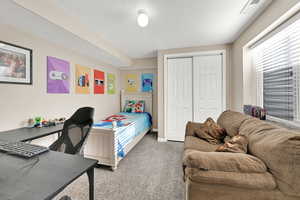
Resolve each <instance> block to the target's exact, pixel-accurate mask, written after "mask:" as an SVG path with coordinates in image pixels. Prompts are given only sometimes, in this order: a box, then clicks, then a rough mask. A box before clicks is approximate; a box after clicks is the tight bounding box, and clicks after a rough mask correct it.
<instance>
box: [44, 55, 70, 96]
mask: <svg viewBox="0 0 300 200" xmlns="http://www.w3.org/2000/svg"><path fill="white" fill-rule="evenodd" d="M69 78H70V63H69V62H67V61H64V60H61V59H58V58H54V57H50V56H48V57H47V93H69V91H70V80H69Z"/></svg>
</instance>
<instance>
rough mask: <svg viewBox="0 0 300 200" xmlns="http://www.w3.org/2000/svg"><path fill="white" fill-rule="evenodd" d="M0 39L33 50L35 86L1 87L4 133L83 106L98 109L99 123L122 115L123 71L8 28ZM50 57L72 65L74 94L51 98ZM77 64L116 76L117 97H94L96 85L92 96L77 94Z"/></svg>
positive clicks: (3, 27) (0, 119) (0, 121)
mask: <svg viewBox="0 0 300 200" xmlns="http://www.w3.org/2000/svg"><path fill="white" fill-rule="evenodd" d="M0 38H1V40H2V41H5V42H9V43H13V44H16V45H20V46H24V47H27V48H31V49H32V50H33V85H17V84H0V131H1V130H8V129H13V128H17V127H20V126H24V122H26V121H27V119H28V118H32V117H35V116H43V117H45V118H57V117H69V116H70V115H71V114H72V113H74V112H75V111H76V109H77V108H79V107H81V106H92V107H94V108H95V111H96V112H95V120H100V119H102V118H104V117H105V116H107V115H109V114H113V113H116V112H119V110H120V98H119V95H120V93H119V77H120V71H119V70H118V69H116V68H114V67H111V66H104V65H102V64H101V62H100V61H97V60H93V59H91V58H88V57H84V56H81V55H78V54H77V53H74V52H72V51H70V50H68V49H65V48H62V47H60V46H56V45H54V44H52V43H49V42H47V41H45V40H42V39H40V38H37V37H34V36H32V35H29V34H26V33H23V32H21V31H19V30H17V29H15V28H13V27H10V26H7V25H1V31H0ZM47 56H54V57H57V58H61V59H64V60H67V61H69V62H70V63H71V80H70V94H47V91H46V87H47V83H46V80H47V75H46V70H47V68H46V57H47ZM75 64H81V65H83V66H88V67H91V68H96V69H100V70H102V71H104V72H111V73H114V74H116V79H117V90H116V91H117V93H116V94H115V95H108V94H104V95H99V94H98V95H94V94H93V84H91V88H90V89H91V94H88V95H83V94H75V88H74V76H75V71H74V69H75V66H74V65H75Z"/></svg>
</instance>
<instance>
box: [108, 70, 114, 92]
mask: <svg viewBox="0 0 300 200" xmlns="http://www.w3.org/2000/svg"><path fill="white" fill-rule="evenodd" d="M107 93H108V94H115V93H116V76H115V75H114V74H110V73H107Z"/></svg>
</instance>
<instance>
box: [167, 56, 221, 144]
mask: <svg viewBox="0 0 300 200" xmlns="http://www.w3.org/2000/svg"><path fill="white" fill-rule="evenodd" d="M167 64H168V66H167V74H166V77H167V86H166V87H167V99H166V109H167V110H166V124H165V125H166V129H165V130H166V132H167V133H166V135H167V139H168V140H175V141H184V136H185V127H186V124H187V122H188V121H194V122H204V121H205V120H206V119H207V118H208V117H212V118H213V119H214V120H217V118H218V116H219V115H220V114H221V112H222V111H223V98H224V95H223V55H222V54H214V55H201V56H193V57H190V58H171V59H170V58H169V59H168V63H167Z"/></svg>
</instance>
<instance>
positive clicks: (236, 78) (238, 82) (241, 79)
mask: <svg viewBox="0 0 300 200" xmlns="http://www.w3.org/2000/svg"><path fill="white" fill-rule="evenodd" d="M299 2H300V1H299V0H273V3H272V4H271V5H270V6H269V7H268V8H267V9H266V10H265V11H264V12H263V13H262V14H261V15H260V16H259V17H258V18H257V19H256V20H255V21H254V22H253V23H252V24H251V26H249V27H248V28H247V29H246V31H244V32H243V33H242V34H241V36H240V37H239V38H238V39H237V40H236V41H235V42H234V43H233V47H232V69H231V73H232V74H231V91H232V97H231V108H232V109H233V110H237V111H242V108H243V104H248V103H252V104H254V103H255V102H256V96H254V94H253V93H255V91H256V90H255V88H254V87H253V86H254V84H253V83H254V82H255V81H256V80H255V78H254V76H253V73H251V71H252V72H253V69H251V68H249V66H248V67H247V66H246V65H244V64H245V63H246V62H244V61H245V60H244V58H245V55H244V53H245V52H244V51H243V48H244V47H245V45H246V44H248V43H249V42H250V41H251V40H253V39H254V38H255V37H256V36H257V35H259V34H260V33H261V32H263V31H264V30H265V29H267V28H268V27H269V26H270V25H271V24H273V23H274V22H275V21H276V20H277V19H278V18H280V17H281V16H282V15H283V14H285V13H286V12H287V11H288V10H289V9H291V8H292V7H293V6H295V5H296V4H297V3H299Z"/></svg>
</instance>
